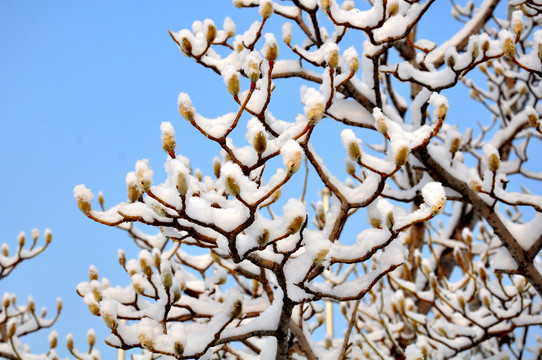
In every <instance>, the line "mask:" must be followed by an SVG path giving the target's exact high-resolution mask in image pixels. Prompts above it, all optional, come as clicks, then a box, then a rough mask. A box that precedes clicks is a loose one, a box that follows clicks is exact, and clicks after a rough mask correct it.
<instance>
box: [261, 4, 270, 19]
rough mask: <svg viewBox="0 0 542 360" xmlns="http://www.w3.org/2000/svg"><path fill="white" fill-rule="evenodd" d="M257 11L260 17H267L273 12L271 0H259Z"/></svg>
mask: <svg viewBox="0 0 542 360" xmlns="http://www.w3.org/2000/svg"><path fill="white" fill-rule="evenodd" d="M259 12H260V16H261V17H263V18H264V19H269V17H271V15H272V14H273V2H272V1H271V0H261V1H260V7H259Z"/></svg>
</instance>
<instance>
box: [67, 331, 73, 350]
mask: <svg viewBox="0 0 542 360" xmlns="http://www.w3.org/2000/svg"><path fill="white" fill-rule="evenodd" d="M66 348H67V349H68V350H69V351H73V335H72V334H68V335H67V336H66Z"/></svg>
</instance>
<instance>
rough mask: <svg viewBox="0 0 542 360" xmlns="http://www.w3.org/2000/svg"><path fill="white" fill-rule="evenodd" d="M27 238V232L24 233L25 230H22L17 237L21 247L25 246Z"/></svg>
mask: <svg viewBox="0 0 542 360" xmlns="http://www.w3.org/2000/svg"><path fill="white" fill-rule="evenodd" d="M25 239H26V234H25V233H24V231H21V232H20V233H19V236H18V237H17V244H18V245H19V247H20V248H22V247H23V246H24V243H25Z"/></svg>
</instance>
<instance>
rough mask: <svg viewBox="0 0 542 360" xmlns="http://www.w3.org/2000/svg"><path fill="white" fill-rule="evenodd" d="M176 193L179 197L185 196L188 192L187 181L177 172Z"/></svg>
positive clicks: (184, 176)
mask: <svg viewBox="0 0 542 360" xmlns="http://www.w3.org/2000/svg"><path fill="white" fill-rule="evenodd" d="M177 191H178V192H179V195H186V193H187V192H188V180H187V179H186V175H185V174H184V172H182V171H179V173H178V174H177Z"/></svg>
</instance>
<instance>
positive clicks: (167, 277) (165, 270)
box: [161, 264, 173, 289]
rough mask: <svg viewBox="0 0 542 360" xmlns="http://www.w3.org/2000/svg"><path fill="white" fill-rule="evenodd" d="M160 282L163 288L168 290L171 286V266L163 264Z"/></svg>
mask: <svg viewBox="0 0 542 360" xmlns="http://www.w3.org/2000/svg"><path fill="white" fill-rule="evenodd" d="M161 281H162V285H164V288H166V289H169V288H171V286H172V285H173V274H172V273H171V266H169V265H167V264H164V266H163V267H162V274H161Z"/></svg>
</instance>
